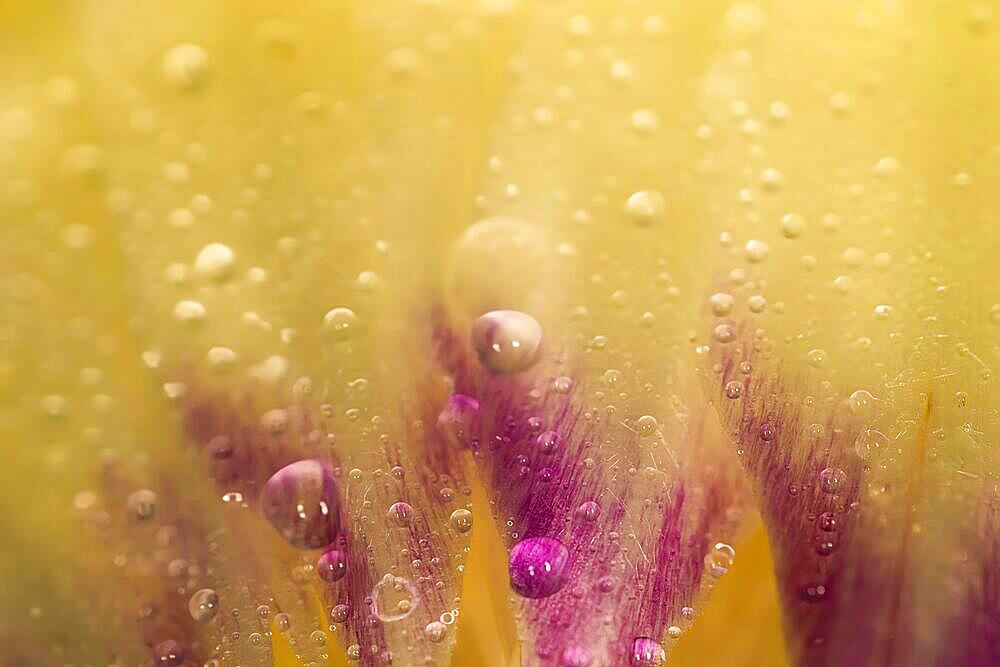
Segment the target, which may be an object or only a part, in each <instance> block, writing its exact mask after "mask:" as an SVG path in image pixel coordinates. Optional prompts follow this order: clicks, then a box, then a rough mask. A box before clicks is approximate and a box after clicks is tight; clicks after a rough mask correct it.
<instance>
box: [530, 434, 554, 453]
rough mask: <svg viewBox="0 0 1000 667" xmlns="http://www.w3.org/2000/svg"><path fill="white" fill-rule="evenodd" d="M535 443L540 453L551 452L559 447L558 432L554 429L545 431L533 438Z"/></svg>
mask: <svg viewBox="0 0 1000 667" xmlns="http://www.w3.org/2000/svg"><path fill="white" fill-rule="evenodd" d="M535 444H536V445H538V449H539V451H540V452H542V454H551V453H552V452H554V451H556V449H557V448H558V447H559V434H558V433H556V432H555V431H545V432H544V433H540V434H539V435H538V437H537V438H535Z"/></svg>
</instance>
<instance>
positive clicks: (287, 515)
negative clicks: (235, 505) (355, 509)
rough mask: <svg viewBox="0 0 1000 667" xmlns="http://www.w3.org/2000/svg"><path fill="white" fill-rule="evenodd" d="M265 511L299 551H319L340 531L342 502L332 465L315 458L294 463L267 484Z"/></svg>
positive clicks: (263, 503)
mask: <svg viewBox="0 0 1000 667" xmlns="http://www.w3.org/2000/svg"><path fill="white" fill-rule="evenodd" d="M260 505H261V511H262V512H263V514H264V516H265V518H267V520H268V521H269V522H270V523H271V525H272V526H274V528H275V530H277V531H278V533H280V534H281V536H282V537H284V538H285V540H286V541H287V542H288V543H289V544H291V545H292V546H293V547H296V548H298V549H318V548H320V547H325V546H326V545H328V544H330V543H331V542H333V540H334V538H335V537H336V536H337V532H338V531H339V530H340V500H339V497H338V493H337V486H336V483H335V482H334V479H333V473H332V472H331V470H330V468H329V466H327V465H326V464H325V463H323V462H322V461H318V460H315V459H304V460H301V461H296V462H295V463H291V464H289V465H287V466H285V467H284V468H282V469H280V470H278V472H276V473H274V474H273V475H271V478H270V479H268V480H267V482H266V483H265V484H264V489H263V491H262V492H261V497H260Z"/></svg>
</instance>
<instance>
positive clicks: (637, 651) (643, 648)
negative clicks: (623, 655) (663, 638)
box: [628, 637, 667, 667]
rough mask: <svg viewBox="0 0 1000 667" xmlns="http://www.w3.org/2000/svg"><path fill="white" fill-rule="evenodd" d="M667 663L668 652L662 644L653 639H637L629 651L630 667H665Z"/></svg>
mask: <svg viewBox="0 0 1000 667" xmlns="http://www.w3.org/2000/svg"><path fill="white" fill-rule="evenodd" d="M666 662H667V652H666V651H665V650H664V649H663V646H662V645H661V644H660V642H658V641H656V640H655V639H653V638H651V637H636V638H635V639H634V640H632V646H631V648H630V649H629V655H628V664H629V665H630V667H663V665H665V664H666Z"/></svg>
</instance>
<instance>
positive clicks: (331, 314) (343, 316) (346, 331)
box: [323, 306, 358, 340]
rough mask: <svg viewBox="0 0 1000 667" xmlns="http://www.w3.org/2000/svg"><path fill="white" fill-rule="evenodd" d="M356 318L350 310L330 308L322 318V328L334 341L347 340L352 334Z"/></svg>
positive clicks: (340, 307)
mask: <svg viewBox="0 0 1000 667" xmlns="http://www.w3.org/2000/svg"><path fill="white" fill-rule="evenodd" d="M357 321H358V317H357V315H355V314H354V311H353V310H351V309H350V308H344V307H343V306H338V307H336V308H331V309H330V310H328V311H327V313H326V315H324V316H323V326H324V327H325V328H326V330H327V331H329V332H330V333H331V334H332V335H333V337H334V338H335V339H336V340H347V339H348V338H350V337H351V334H353V333H354V331H353V329H354V327H355V326H356V325H357Z"/></svg>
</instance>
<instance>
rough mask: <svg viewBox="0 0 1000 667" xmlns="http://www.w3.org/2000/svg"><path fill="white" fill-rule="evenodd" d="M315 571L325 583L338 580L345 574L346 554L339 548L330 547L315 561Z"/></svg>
mask: <svg viewBox="0 0 1000 667" xmlns="http://www.w3.org/2000/svg"><path fill="white" fill-rule="evenodd" d="M316 573H317V574H318V575H319V578H320V579H322V580H323V581H325V582H327V583H333V582H335V581H340V580H341V579H343V578H344V575H345V574H347V554H345V553H344V552H343V551H341V550H340V549H330V550H329V551H326V552H324V553H323V555H322V556H320V557H319V559H318V560H317V561H316Z"/></svg>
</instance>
